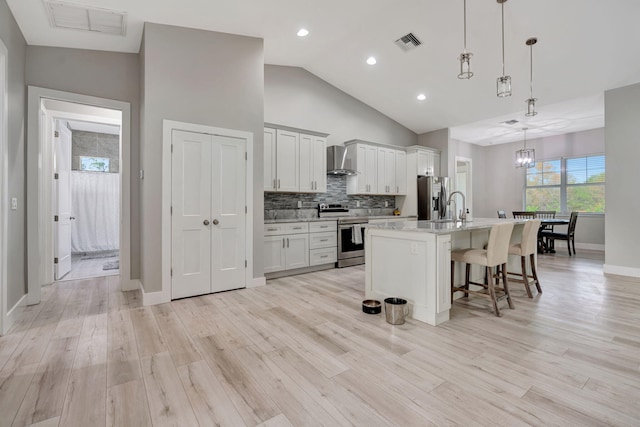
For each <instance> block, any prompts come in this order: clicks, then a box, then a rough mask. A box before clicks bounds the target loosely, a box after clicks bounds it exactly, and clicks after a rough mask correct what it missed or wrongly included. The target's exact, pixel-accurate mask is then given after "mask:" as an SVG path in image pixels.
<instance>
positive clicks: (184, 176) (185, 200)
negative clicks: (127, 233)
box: [171, 130, 246, 299]
mask: <svg viewBox="0 0 640 427" xmlns="http://www.w3.org/2000/svg"><path fill="white" fill-rule="evenodd" d="M172 144H173V151H172V157H171V193H172V194H171V200H172V216H171V238H172V251H171V268H172V280H171V298H172V299H176V298H184V297H189V296H194V295H203V294H208V293H212V292H220V291H226V290H230V289H238V288H244V287H245V286H246V283H245V268H246V267H245V259H246V257H245V246H246V243H245V236H246V212H245V206H246V200H245V193H246V190H245V189H246V185H245V180H246V160H245V152H246V141H245V140H244V139H238V138H232V137H227V136H220V135H209V134H202V133H194V132H186V131H178V130H174V131H173V133H172Z"/></svg>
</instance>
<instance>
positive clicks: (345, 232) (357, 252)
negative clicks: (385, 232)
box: [338, 224, 366, 259]
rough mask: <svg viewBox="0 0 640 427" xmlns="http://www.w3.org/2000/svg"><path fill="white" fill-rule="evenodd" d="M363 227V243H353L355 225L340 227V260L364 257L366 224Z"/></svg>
mask: <svg viewBox="0 0 640 427" xmlns="http://www.w3.org/2000/svg"><path fill="white" fill-rule="evenodd" d="M360 225H361V227H362V228H361V233H362V243H359V244H356V243H353V224H343V225H340V226H338V259H347V258H356V257H364V234H365V230H366V225H365V224H360Z"/></svg>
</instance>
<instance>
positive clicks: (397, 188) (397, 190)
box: [396, 185, 400, 193]
mask: <svg viewBox="0 0 640 427" xmlns="http://www.w3.org/2000/svg"><path fill="white" fill-rule="evenodd" d="M399 192H400V187H399V186H397V185H396V193H399Z"/></svg>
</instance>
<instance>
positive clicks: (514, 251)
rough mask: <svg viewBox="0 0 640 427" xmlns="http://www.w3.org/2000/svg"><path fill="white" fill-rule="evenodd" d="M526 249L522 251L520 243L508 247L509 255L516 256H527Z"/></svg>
mask: <svg viewBox="0 0 640 427" xmlns="http://www.w3.org/2000/svg"><path fill="white" fill-rule="evenodd" d="M526 252H527V251H526V249H525V250H523V249H522V245H521V244H520V243H515V244H511V245H509V255H518V256H526V255H529V254H528V253H526Z"/></svg>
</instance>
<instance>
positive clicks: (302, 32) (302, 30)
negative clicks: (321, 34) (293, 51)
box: [298, 28, 309, 37]
mask: <svg viewBox="0 0 640 427" xmlns="http://www.w3.org/2000/svg"><path fill="white" fill-rule="evenodd" d="M308 35H309V30H307V29H306V28H300V29H299V30H298V37H306V36H308Z"/></svg>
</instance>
